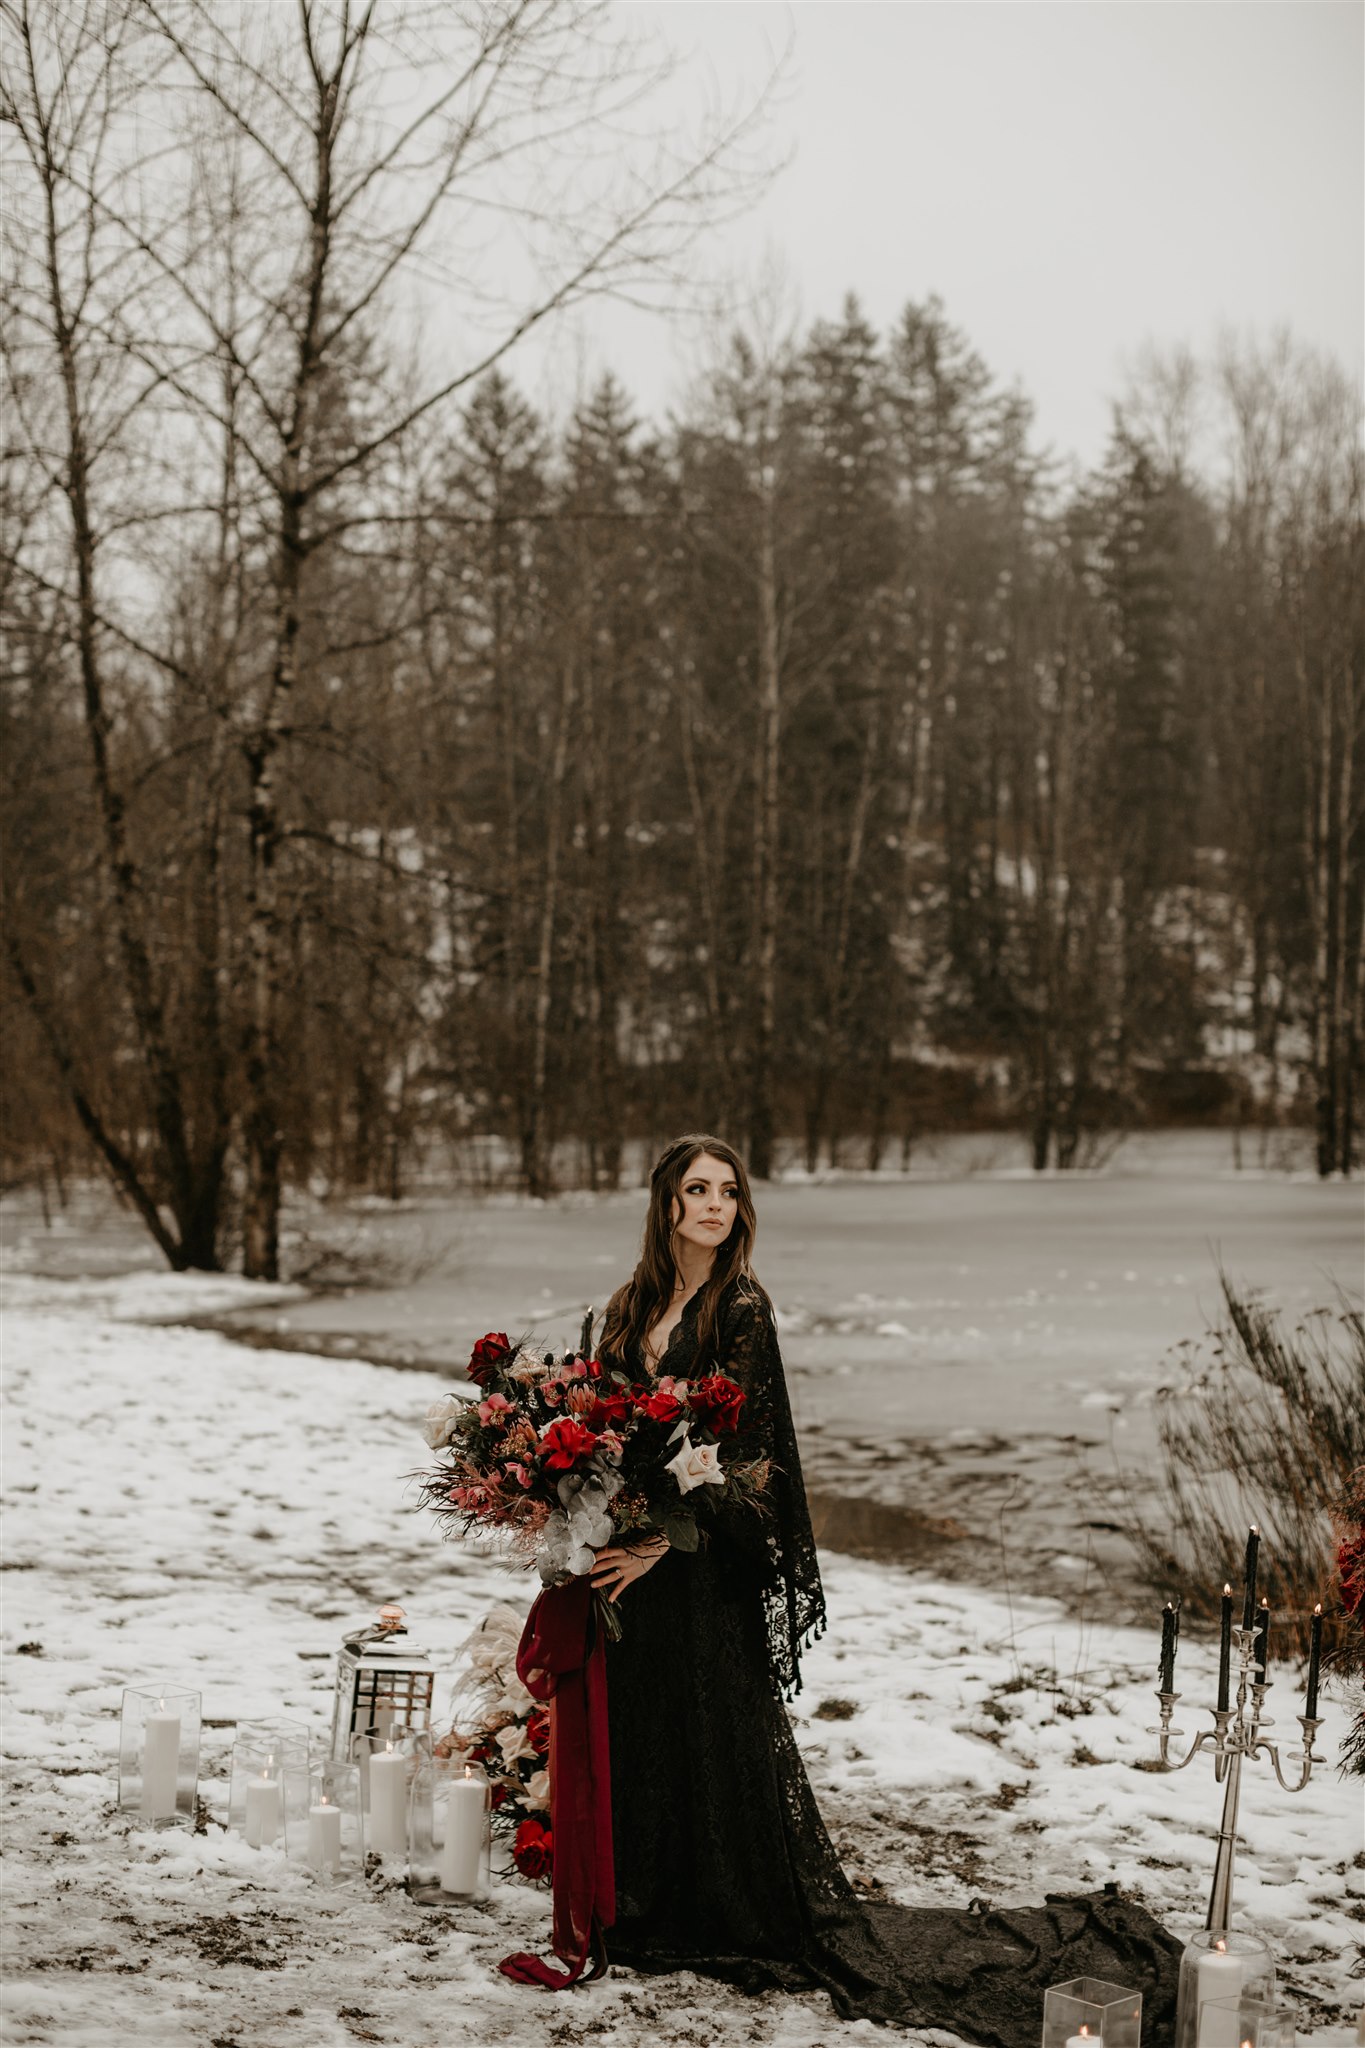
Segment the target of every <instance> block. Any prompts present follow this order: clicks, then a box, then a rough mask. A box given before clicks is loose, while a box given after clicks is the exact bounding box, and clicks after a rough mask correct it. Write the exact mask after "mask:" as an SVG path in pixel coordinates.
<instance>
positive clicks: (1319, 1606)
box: [1313, 1600, 1322, 1614]
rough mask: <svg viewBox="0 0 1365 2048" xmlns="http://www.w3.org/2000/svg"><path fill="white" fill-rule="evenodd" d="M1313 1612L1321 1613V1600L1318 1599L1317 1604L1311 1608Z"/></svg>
mask: <svg viewBox="0 0 1365 2048" xmlns="http://www.w3.org/2000/svg"><path fill="white" fill-rule="evenodd" d="M1313 1612H1314V1614H1321V1613H1322V1602H1321V1600H1319V1602H1318V1604H1317V1606H1316V1607H1315V1608H1314V1609H1313Z"/></svg>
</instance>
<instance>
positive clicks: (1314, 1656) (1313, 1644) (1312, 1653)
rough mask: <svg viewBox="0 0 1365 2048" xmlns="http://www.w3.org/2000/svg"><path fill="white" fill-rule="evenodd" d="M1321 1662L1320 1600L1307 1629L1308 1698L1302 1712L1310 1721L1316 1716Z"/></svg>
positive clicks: (1315, 1718)
mask: <svg viewBox="0 0 1365 2048" xmlns="http://www.w3.org/2000/svg"><path fill="white" fill-rule="evenodd" d="M1321 1662H1322V1602H1321V1600H1319V1602H1318V1604H1317V1606H1316V1607H1315V1608H1314V1609H1313V1620H1312V1623H1311V1625H1310V1627H1309V1631H1308V1699H1307V1703H1306V1705H1305V1707H1304V1712H1305V1714H1306V1716H1307V1718H1308V1719H1309V1720H1310V1721H1316V1720H1317V1718H1318V1667H1319V1666H1320V1664H1321Z"/></svg>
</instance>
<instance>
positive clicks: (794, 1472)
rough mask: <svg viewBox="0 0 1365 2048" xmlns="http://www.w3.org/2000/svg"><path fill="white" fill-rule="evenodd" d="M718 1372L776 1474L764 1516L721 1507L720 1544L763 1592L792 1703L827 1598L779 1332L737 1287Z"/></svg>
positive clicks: (749, 1446) (759, 1298)
mask: <svg viewBox="0 0 1365 2048" xmlns="http://www.w3.org/2000/svg"><path fill="white" fill-rule="evenodd" d="M716 1365H717V1370H718V1371H720V1372H723V1373H726V1374H727V1375H728V1376H729V1377H730V1378H731V1379H733V1380H735V1381H736V1382H737V1383H738V1384H739V1386H740V1387H742V1388H743V1390H744V1395H745V1409H744V1413H743V1415H742V1417H741V1428H742V1429H743V1430H744V1433H745V1438H746V1441H745V1452H746V1454H748V1455H753V1456H759V1457H764V1458H767V1459H768V1460H769V1461H770V1466H771V1471H770V1476H769V1480H768V1485H767V1488H766V1490H765V1492H764V1494H763V1496H762V1500H763V1506H762V1508H761V1510H756V1509H755V1508H754V1507H752V1506H750V1505H748V1504H747V1503H745V1502H743V1501H726V1500H721V1501H717V1502H716V1503H715V1509H714V1532H715V1540H716V1542H717V1543H719V1544H724V1545H725V1547H726V1549H727V1552H728V1553H729V1555H730V1556H731V1557H732V1558H733V1559H734V1560H735V1562H736V1564H740V1565H742V1566H743V1567H744V1568H746V1569H748V1570H750V1571H752V1572H753V1573H754V1574H755V1576H756V1578H757V1580H758V1583H759V1585H760V1586H761V1587H762V1591H763V1605H764V1609H765V1612H766V1616H767V1627H768V1650H769V1655H770V1658H771V1664H772V1676H773V1682H774V1685H775V1686H776V1687H777V1689H778V1691H779V1693H780V1694H781V1695H782V1696H783V1697H785V1698H787V1699H790V1698H792V1697H793V1695H794V1694H795V1693H797V1692H799V1691H800V1689H801V1652H802V1650H803V1649H804V1648H806V1646H807V1645H808V1644H809V1643H810V1641H811V1640H812V1639H813V1638H814V1637H815V1636H818V1635H823V1633H824V1628H825V1596H824V1588H823V1586H822V1585H821V1582H820V1565H819V1558H818V1556H817V1553H816V1547H815V1535H814V1532H813V1530H812V1528H811V1520H810V1511H809V1508H808V1507H807V1504H806V1489H805V1483H804V1481H803V1479H802V1476H801V1455H800V1452H799V1450H798V1448H797V1443H796V1431H795V1428H794V1427H793V1423H792V1412H791V1404H790V1402H789V1400H788V1398H787V1381H786V1375H785V1373H784V1372H783V1369H782V1353H781V1350H780V1348H779V1345H778V1341H777V1325H776V1323H775V1322H774V1320H773V1311H772V1304H771V1302H770V1301H769V1300H768V1299H767V1296H766V1295H761V1294H751V1293H749V1292H748V1291H747V1290H746V1289H745V1288H744V1287H743V1285H742V1283H741V1284H740V1285H739V1286H737V1287H736V1290H735V1293H734V1295H733V1296H732V1298H731V1300H730V1301H729V1303H728V1304H727V1306H726V1310H725V1315H724V1320H723V1322H722V1325H721V1329H720V1341H719V1344H718V1347H717V1359H716Z"/></svg>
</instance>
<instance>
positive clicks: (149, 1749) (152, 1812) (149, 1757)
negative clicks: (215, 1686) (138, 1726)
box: [142, 1700, 180, 1820]
mask: <svg viewBox="0 0 1365 2048" xmlns="http://www.w3.org/2000/svg"><path fill="white" fill-rule="evenodd" d="M179 1768H180V1716H179V1714H168V1713H167V1711H166V1703H165V1701H164V1700H163V1701H162V1703H161V1705H160V1707H159V1708H158V1709H157V1711H156V1713H154V1714H148V1716H147V1718H146V1720H145V1721H144V1722H143V1724H142V1818H143V1819H144V1820H167V1819H169V1817H170V1816H171V1815H172V1814H173V1813H174V1812H175V1792H176V1778H177V1776H178V1773H179Z"/></svg>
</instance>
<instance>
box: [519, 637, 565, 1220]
mask: <svg viewBox="0 0 1365 2048" xmlns="http://www.w3.org/2000/svg"><path fill="white" fill-rule="evenodd" d="M575 697H576V679H575V675H574V664H573V656H572V655H570V656H568V657H567V658H566V659H565V662H564V668H563V680H562V683H561V687H560V693H559V721H558V726H557V728H556V732H555V751H554V759H553V762H552V763H551V768H550V789H549V796H548V801H547V803H546V817H545V885H544V894H543V896H542V898H541V906H540V938H539V944H538V947H537V953H536V1005H535V1027H534V1036H533V1040H532V1047H531V1095H530V1101H529V1104H528V1109H529V1115H528V1118H527V1122H526V1127H525V1130H524V1132H523V1136H522V1155H521V1171H522V1180H523V1183H524V1185H525V1188H526V1192H527V1194H528V1195H536V1196H542V1197H543V1196H545V1195H547V1194H548V1193H549V1192H550V1170H549V1157H548V1149H547V1145H546V1124H547V1116H546V1110H547V1102H546V1089H547V1085H548V1077H549V1050H550V1008H551V1000H550V999H551V992H552V976H553V973H554V951H555V923H556V918H557V916H558V910H559V854H560V840H561V837H562V834H563V817H564V783H565V777H566V775H567V772H568V765H569V730H570V726H571V724H572V720H573V709H574V701H575Z"/></svg>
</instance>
